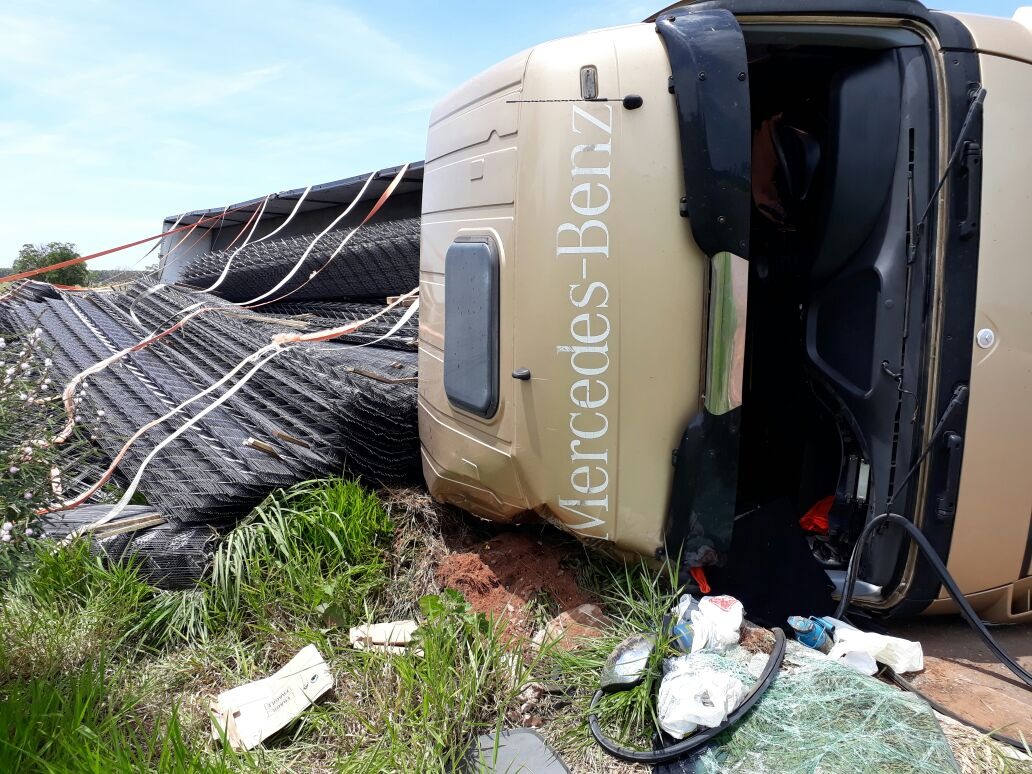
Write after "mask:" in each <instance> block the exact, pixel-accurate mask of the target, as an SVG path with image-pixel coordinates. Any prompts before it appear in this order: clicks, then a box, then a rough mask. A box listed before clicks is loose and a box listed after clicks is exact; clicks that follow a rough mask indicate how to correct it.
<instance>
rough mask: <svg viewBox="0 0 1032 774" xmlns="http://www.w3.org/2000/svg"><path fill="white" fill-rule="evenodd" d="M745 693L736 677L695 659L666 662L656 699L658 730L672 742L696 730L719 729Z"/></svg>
mask: <svg viewBox="0 0 1032 774" xmlns="http://www.w3.org/2000/svg"><path fill="white" fill-rule="evenodd" d="M746 693H747V690H746V687H745V685H743V684H742V681H741V680H739V679H738V678H737V677H735V676H734V675H732V674H729V673H727V672H721V671H718V670H716V669H714V668H713V667H712V665H710V664H706V663H702V662H701V661H700V660H699V659H694V658H693V657H692V656H679V657H677V658H671V659H667V660H666V661H665V662H664V663H663V681H662V682H661V683H660V685H659V697H658V699H657V712H658V717H659V727H660V728H662V729H663V730H664V731H666V732H667V733H668V734H670V735H671V736H672V737H674V738H675V739H684V738H685V737H686V736H688V735H689V734H691V733H692V732H694V731H695V730H696V729H697V728H698V727H699V726H705V727H706V728H713V727H715V726H719V725H720V724H721V723H723V722H724V721H725V720H727V716H728V714H729V713H731V712H733V711H734V709H735V708H736V707H737V706H738V705H739V704H741V703H742V699H744V698H745V695H746Z"/></svg>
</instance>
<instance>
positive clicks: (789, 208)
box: [730, 25, 937, 597]
mask: <svg viewBox="0 0 1032 774" xmlns="http://www.w3.org/2000/svg"><path fill="white" fill-rule="evenodd" d="M744 32H745V40H746V44H747V51H748V59H749V80H750V84H751V87H750V96H751V114H752V132H753V150H752V157H753V158H752V188H753V191H752V193H753V197H752V198H753V212H752V218H751V223H752V225H751V233H750V240H751V249H750V256H749V257H750V267H751V268H750V278H749V299H748V329H747V343H746V364H745V384H744V404H743V409H744V414H743V418H742V431H741V432H742V435H741V452H740V467H739V477H738V480H739V490H738V498H737V502H738V506H737V512H738V514H739V516H738V518H737V520H736V525H735V535H734V542H735V544H737V547H736V546H734V545H733V547H732V551H731V557H732V558H731V564H732V565H736V564H739V563H741V562H743V561H745V562H750V563H753V570H755V562H756V561H758V560H759V558H758V555H759V554H771V553H777V552H778V551H780V552H781V553H782V555H783V558H784V560H785V561H800V562H803V563H809V564H810V565H811V566H810V567H809V568H807V569H806V570H805V571H803V570H800V571H799V572H803V574H804V575H805V577H806V578H807V579H809V582H812V580H813V578H814V577H816V578H817V579H818V583H819V584H821V583H823V582H824V580H825V573H824V572H821V571H820V570H826V571H829V572H828V573H827V574H828V575H830V576H832V577H836V573H837V575H838V576H841V575H842V574H843V570H844V569H845V567H846V563H847V562H848V559H849V554H850V551H851V549H852V545H853V542H854V541H855V540H856V537H857V535H858V534H859V532H860V531H861V530H862V529H863V526H864V524H865V522H866V521H867V520H869V519H870V518H873V517H874V516H876V515H878V514H880V513H882V512H884V511H885V510H886V504H887V502H888V500H889V498H890V497H892V496H893V494H894V493H895V492H896V489H897V488H898V487H900V485H901V483H903V482H902V479H903V477H904V474H905V473H906V471H907V470H908V469H909V468H910V466H911V463H912V462H913V459H914V456H915V455H916V453H917V451H918V448H919V447H920V443H919V431H920V428H921V423H922V422H923V421H924V420H925V417H924V415H923V406H922V401H921V398H920V396H921V395H922V391H923V389H924V384H923V382H922V373H923V370H924V369H922V368H921V362H922V357H923V351H922V350H923V342H924V338H925V336H924V332H925V331H924V326H925V324H926V318H927V314H926V292H927V286H926V282H927V279H928V276H929V268H930V267H929V265H928V261H929V260H930V256H931V255H932V254H933V251H932V250H931V249H930V247H929V244H930V243H932V242H933V241H934V240H932V239H925V240H922V241H921V243H920V245H919V246H918V247H917V248H914V240H915V237H916V234H915V224H916V221H917V220H918V219H919V218H920V216H921V212H922V210H923V209H924V207H925V205H926V203H927V202H928V200H929V197H930V196H931V195H932V191H933V189H934V185H935V180H934V174H935V168H936V164H935V161H936V155H935V154H936V152H937V140H936V133H935V132H936V119H935V102H934V94H935V91H934V81H933V79H932V72H931V68H930V63H929V59H928V57H927V56H926V53H925V49H924V47H923V45H922V41H921V39H920V38H919V37H918V36H917V35H916V34H913V33H910V32H908V31H905V30H900V29H878V28H873V27H872V28H860V27H857V28H852V29H850V28H844V27H841V26H840V27H837V28H831V27H828V28H824V27H821V26H817V25H808V26H800V27H795V28H791V27H785V26H781V27H775V26H758V25H746V26H745V27H744ZM927 236H928V235H926V237H927ZM906 486H908V487H911V488H913V480H911V481H910V482H908V483H906ZM908 496H909V493H908V492H907V491H906V490H904V491H901V492H900V493H899V494H898V495H897V496H896V498H895V504H894V508H895V509H897V510H898V509H900V508H905V507H907V502H908V501H907V497H908ZM771 503H779V505H778V507H777V508H775V509H774V510H773V511H772V510H771V507H770V504H771ZM814 506H818V507H817V508H816V511H815V513H818V514H819V515H820V516H826V518H827V528H826V530H825V529H821V528H814V527H813V523H812V522H811V523H810V530H809V533H808V537H807V538H805V539H806V541H807V542H808V547H809V555H808V556H805V557H803V558H801V559H800V558H798V557H797V560H790V559H788V556H789V555H791V554H792V553H793V551H794V550H796V549H792V548H786V546H787V545H788V544H789V543H793V541H794V545H798V544H801V543H802V541H803V540H804V538H803V537H802V535H801V534H800V527H799V526H797V525H798V521H799V519H800V518H801V517H803V516H804V515H806V514H807V513H808V512H809V511H810V510H811V509H812V508H814ZM775 513H776V514H777V515H772V514H775ZM818 521H820V518H818ZM761 522H763V523H761ZM757 535H765V536H766V537H764V538H763V539H758V538H757ZM745 544H750V545H749V546H748V547H746V546H745ZM902 544H903V534H902V532H901V531H899V530H897V529H896V528H893V527H890V528H888V529H886V530H885V531H883V532H882V533H881V534H879V535H876V536H875V538H874V539H873V541H872V545H871V550H869V551H868V552H867V554H866V559H865V563H864V566H863V568H862V570H861V574H860V578H861V579H862V580H863V581H866V582H867V584H870V585H869V586H865V587H864V588H866V589H867V593H868V594H870V595H876V592H877V589H876V588H875V587H886V588H889V587H891V586H892V585H893V584H894V582H895V581H896V580H897V579H898V575H899V573H900V572H901V571H902V559H903V558H904V556H905V551H901V550H900V548H901V546H902ZM736 554H737V555H738V556H737V558H736ZM811 556H812V557H813V559H811V558H810V557H811ZM763 561H765V562H771V561H773V560H772V558H771V557H769V556H765V557H764V558H763ZM814 567H819V568H820V570H818V571H817V574H816V576H815V575H814V572H815V571H814ZM730 571H731V572H732V573H733V572H734V567H732V568H730ZM797 575H798V574H797ZM798 581H799V577H796V578H795V580H794V581H792V580H789V579H786V582H795V583H796V584H798ZM825 585H826V584H825ZM822 593H827V592H826V590H823V591H822ZM857 596H858V597H862V596H863V588H861V589H858V593H857Z"/></svg>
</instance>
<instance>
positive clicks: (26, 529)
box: [25, 527, 36, 537]
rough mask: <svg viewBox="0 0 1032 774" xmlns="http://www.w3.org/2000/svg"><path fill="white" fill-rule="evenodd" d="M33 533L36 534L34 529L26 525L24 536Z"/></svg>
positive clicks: (29, 535) (30, 535)
mask: <svg viewBox="0 0 1032 774" xmlns="http://www.w3.org/2000/svg"><path fill="white" fill-rule="evenodd" d="M35 534H36V530H34V529H33V528H32V527H26V528H25V537H32V536H33V535H35Z"/></svg>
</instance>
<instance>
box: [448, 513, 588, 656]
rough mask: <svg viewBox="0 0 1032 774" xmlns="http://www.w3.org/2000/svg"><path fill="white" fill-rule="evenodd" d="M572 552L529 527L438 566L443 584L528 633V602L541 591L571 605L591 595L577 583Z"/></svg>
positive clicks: (517, 632)
mask: <svg viewBox="0 0 1032 774" xmlns="http://www.w3.org/2000/svg"><path fill="white" fill-rule="evenodd" d="M571 554H572V551H571V549H570V548H568V547H565V546H557V545H553V544H551V543H549V542H547V541H545V540H540V539H538V537H537V536H536V535H533V534H529V533H525V532H505V533H502V534H500V535H498V536H496V537H494V538H492V539H491V540H488V541H487V542H486V543H482V544H480V545H479V546H471V547H470V550H469V551H465V552H462V553H454V554H449V555H448V556H447V557H445V558H444V560H443V561H442V562H441V565H440V567H438V569H437V581H438V583H440V585H441V586H442V587H444V588H450V589H455V590H456V591H459V592H461V593H462V594H463V596H465V597H466V599H467V600H469V603H470V604H471V605H472V606H473V609H474V610H476V611H477V612H480V613H486V614H488V615H491V616H494V617H500V618H506V619H508V621H509V624H510V627H511V628H512V631H511V634H512V635H515V636H519V635H529V634H530V633H531V632H532V629H533V621H532V620H531V616H530V615H529V614H528V611H527V609H526V606H527V603H528V602H529V601H530V600H531V599H532V598H534V597H535V596H536V595H537V594H540V593H541V592H544V593H547V594H548V595H549V596H550V597H551V598H552V599H553V600H554V601H555V602H556V604H557V605H558V606H559V609H560V610H568V609H570V608H572V607H577V606H578V605H582V604H584V603H586V602H590V601H592V600H591V597H590V595H588V594H587V593H586V592H584V591H583V590H582V589H581V588H580V586H579V585H577V578H576V575H575V572H574V571H573V570H572V569H571V568H570V558H571Z"/></svg>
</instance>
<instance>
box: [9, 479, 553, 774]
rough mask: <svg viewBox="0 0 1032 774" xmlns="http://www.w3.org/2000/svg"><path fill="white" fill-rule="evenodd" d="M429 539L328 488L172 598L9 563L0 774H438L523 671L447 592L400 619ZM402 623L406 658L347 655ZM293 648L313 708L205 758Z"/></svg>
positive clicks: (277, 498) (123, 583)
mask: <svg viewBox="0 0 1032 774" xmlns="http://www.w3.org/2000/svg"><path fill="white" fill-rule="evenodd" d="M435 540H436V541H439V540H440V536H439V535H435V534H434V530H433V529H427V525H426V524H424V523H421V522H420V521H419V519H418V517H415V516H413V515H409V514H406V512H405V510H404V508H399V507H395V506H393V505H392V506H390V507H388V506H386V505H385V504H384V503H383V502H382V501H381V500H380V499H379V498H378V497H377V496H376V495H375V494H373V493H371V492H369V491H368V490H366V489H364V488H362V487H361V486H359V485H358V484H356V483H354V482H350V481H344V480H341V479H330V480H327V481H316V482H309V483H306V484H301V485H299V486H296V487H293V488H292V489H290V490H287V491H283V492H278V493H276V494H275V495H273V496H272V497H270V498H269V499H268V500H267V501H266V502H265V503H263V504H262V505H261V506H260V507H259V508H257V509H256V510H255V511H254V513H252V514H251V516H250V517H249V518H248V519H247V520H245V522H244V523H242V524H241V525H240V527H238V529H236V530H235V531H234V532H233V533H231V535H230V537H229V539H227V540H226V541H224V542H223V544H222V545H221V546H220V548H219V550H218V551H217V554H216V556H215V560H214V570H213V573H212V575H211V577H210V579H209V581H208V582H206V583H204V584H202V585H201V586H199V587H198V588H196V589H191V590H188V591H177V592H168V591H159V590H157V589H154V588H152V587H150V586H149V585H147V584H146V583H144V582H142V581H141V580H140V578H139V577H138V574H137V572H136V571H135V569H134V568H133V567H132V566H131V565H130V566H105V565H104V564H102V563H101V562H100V561H99V560H98V559H97V558H96V557H93V556H91V555H90V552H89V550H88V546H87V545H86V544H84V543H82V542H80V543H76V544H73V545H72V546H69V547H67V548H64V549H61V550H55V547H54V545H53V544H50V543H44V542H36V543H32V542H31V541H29V542H26V543H25V544H22V545H20V546H18V548H17V550H19V551H21V552H22V555H21V557H20V561H19V562H17V563H12V564H11V566H16V567H17V570H16V571H13V572H11V573H10V574H9V575H7V576H6V577H4V578H0V740H2V741H0V771H26V772H72V771H75V772H80V771H83V772H94V771H96V772H100V771H104V772H130V771H131V772H137V771H160V772H166V771H168V772H179V771H183V772H186V771H212V772H220V771H277V772H278V771H297V772H308V771H434V770H440V771H445V770H451V769H453V768H454V766H455V765H457V763H458V762H459V759H460V758H461V756H462V755H463V754H464V752H465V750H466V748H467V746H468V745H469V744H470V742H471V741H472V740H473V739H474V738H475V737H476V736H477V735H478V734H480V733H484V732H487V731H490V729H491V728H493V727H495V725H505V726H509V725H511V721H510V718H516V716H515V714H514V713H515V711H516V708H517V707H518V704H519V702H518V699H517V694H518V693H519V691H520V690H521V689H522V687H523V685H524V684H525V683H526V682H527V681H528V680H529V679H530V675H531V673H532V671H533V670H534V669H535V668H536V667H537V666H538V664H539V662H538V660H536V659H534V658H525V657H524V655H523V653H522V651H521V650H520V648H512V647H511V646H510V645H509V644H508V643H507V640H506V638H505V636H504V632H503V631H502V628H501V624H499V623H496V622H493V621H489V620H487V619H486V618H484V617H483V616H481V615H477V614H475V613H473V612H472V611H471V610H470V609H469V607H468V605H467V604H466V603H465V601H464V600H463V599H462V598H461V597H460V596H459V595H457V594H454V593H450V594H446V595H430V596H423V598H422V600H421V601H420V602H419V603H417V600H419V597H420V596H422V595H423V592H425V591H426V590H428V589H427V577H428V570H427V564H426V558H427V557H431V556H432V555H434V552H435V551H438V550H439V545H437V544H435V543H433V541H435ZM429 575H430V576H432V573H431V574H429ZM429 590H431V591H433V590H434V589H432V588H431V589H429ZM412 616H415V617H418V618H419V619H420V620H421V622H422V626H421V629H420V632H419V642H418V648H419V650H420V654H417V653H416V652H410V653H408V654H405V655H401V656H386V655H382V654H376V653H369V652H360V651H355V650H353V649H352V648H351V647H350V644H349V641H348V637H347V635H348V628H349V627H350V626H353V625H356V624H358V623H364V622H372V621H378V620H392V619H396V618H401V617H412ZM308 643H314V644H315V645H316V646H317V647H318V648H319V650H320V652H321V653H322V654H323V655H324V656H325V657H326V659H327V661H328V662H329V664H330V667H331V669H332V671H333V673H334V678H335V690H334V691H333V692H332V693H331V694H330V695H329V696H328V697H327V699H326V700H324V701H322V702H320V703H319V705H317V706H315V707H313V708H311V709H310V710H309V711H307V712H306V713H305V714H304V715H303V717H302V718H301V719H300V720H299V721H298V722H296V723H295V724H293V725H292V726H291V727H289V728H288V729H286V730H285V731H284V732H282V733H281V734H279V735H278V736H277V737H275V738H274V739H272V740H269V742H267V743H266V745H264V746H263V747H262V748H260V749H258V750H255V751H253V752H252V753H251V754H248V755H244V756H240V755H237V754H236V753H233V752H227V751H226V750H225V749H224V748H223V746H222V745H221V744H219V743H218V742H213V741H212V739H211V731H210V718H209V715H208V711H207V702H208V701H209V700H210V699H211V698H214V697H215V696H216V695H217V694H218V693H219V692H220V691H222V690H226V689H228V688H231V687H234V686H237V685H240V684H241V683H243V682H245V681H248V680H254V679H258V678H261V677H264V676H267V675H269V674H271V673H272V672H274V671H275V670H276V669H278V668H279V667H281V666H282V665H283V664H284V663H286V661H288V660H289V659H290V658H291V657H292V656H293V655H294V654H295V653H296V652H297V651H298V650H299V649H300V648H301V647H303V646H304V645H306V644H308ZM517 720H518V719H517Z"/></svg>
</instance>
